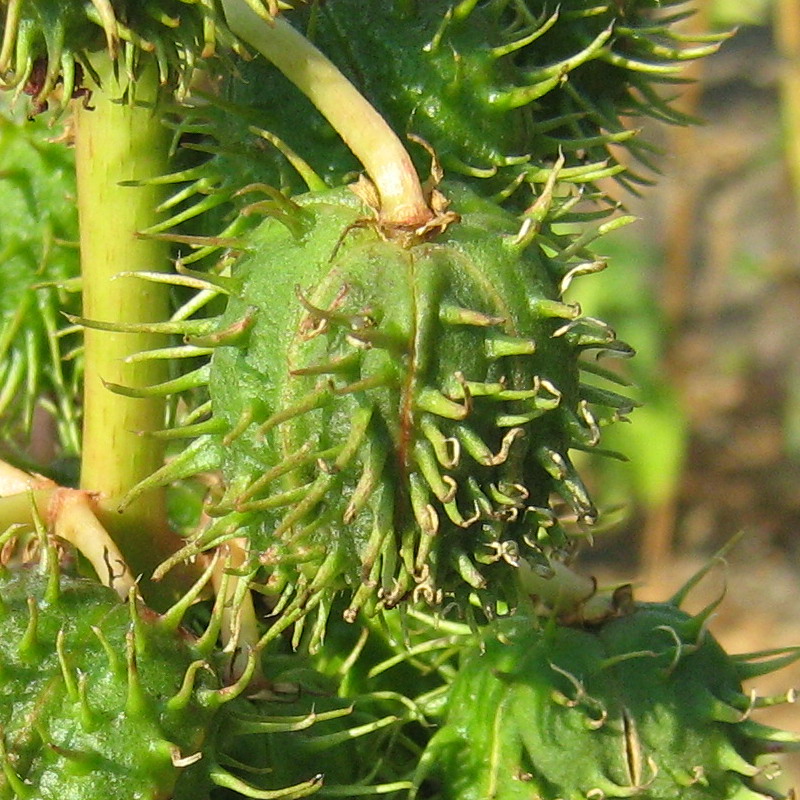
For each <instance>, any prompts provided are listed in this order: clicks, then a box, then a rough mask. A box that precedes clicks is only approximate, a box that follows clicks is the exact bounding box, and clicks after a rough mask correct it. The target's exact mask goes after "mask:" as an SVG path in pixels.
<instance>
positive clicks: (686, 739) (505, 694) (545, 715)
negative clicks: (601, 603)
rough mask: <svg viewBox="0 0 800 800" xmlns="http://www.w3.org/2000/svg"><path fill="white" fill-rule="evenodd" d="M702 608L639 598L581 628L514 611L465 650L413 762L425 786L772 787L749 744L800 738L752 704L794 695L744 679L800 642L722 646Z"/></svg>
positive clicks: (690, 794) (771, 745) (716, 790)
mask: <svg viewBox="0 0 800 800" xmlns="http://www.w3.org/2000/svg"><path fill="white" fill-rule="evenodd" d="M705 616H706V615H705V614H701V615H700V616H698V617H691V616H690V615H688V614H686V613H684V612H683V611H681V610H680V609H679V608H678V607H677V606H675V605H673V604H671V603H662V604H658V603H653V604H647V603H643V604H640V605H638V606H636V607H635V609H634V610H633V611H632V613H630V614H627V615H625V616H622V617H619V618H617V619H612V620H609V621H607V622H604V623H603V624H601V625H600V626H599V627H596V628H590V629H577V628H568V627H563V626H560V625H556V624H554V623H553V624H545V626H544V627H543V628H541V629H536V628H534V627H533V625H532V624H531V621H530V620H525V619H516V620H510V621H509V623H508V625H507V627H505V628H503V630H502V635H501V636H497V637H494V636H491V635H489V636H487V637H486V639H485V640H483V641H482V642H481V643H480V646H476V647H474V648H473V650H472V651H471V652H470V653H469V654H467V655H466V656H465V657H464V659H463V662H462V666H461V669H460V670H459V672H458V674H457V676H456V678H455V680H454V682H453V685H452V688H451V694H450V698H449V701H448V706H447V708H448V710H447V714H446V718H445V721H444V724H443V725H442V727H441V728H440V730H439V731H438V732H437V733H436V735H435V736H434V737H433V739H432V740H431V743H430V745H429V747H428V749H427V751H426V752H425V754H424V755H423V757H422V760H421V762H420V770H419V773H418V777H417V784H418V786H422V787H423V789H422V790H421V791H420V796H424V797H426V798H436V799H437V800H479V799H480V800H483V799H484V798H486V797H493V798H498V800H511V798H519V800H522V798H531V797H536V798H541V799H542V800H556V798H569V800H592V799H593V798H613V797H637V798H641V799H642V800H722V799H723V798H726V799H728V798H737V800H757V798H767V797H775V795H774V794H772V793H769V792H767V793H763V794H762V793H761V791H760V790H759V789H758V788H756V783H757V781H756V780H755V779H756V778H757V777H758V776H759V775H761V774H762V773H763V772H764V771H765V770H766V768H765V767H764V766H763V765H762V766H761V767H758V766H755V763H754V760H755V757H756V756H757V755H759V754H763V753H769V752H776V751H778V750H779V749H780V748H781V746H782V745H788V744H791V743H793V742H794V743H797V742H798V741H800V738H799V737H798V736H796V735H794V734H790V733H786V732H783V731H780V730H777V729H773V728H770V727H767V726H765V725H762V724H759V723H757V722H755V721H753V720H752V719H750V718H749V717H750V712H751V710H752V709H753V708H754V707H758V705H760V704H763V705H767V704H771V703H774V702H780V701H783V700H791V699H792V698H791V697H790V696H786V697H785V698H764V699H760V700H757V699H755V698H753V697H750V696H747V695H745V694H743V693H742V687H741V681H742V680H743V679H744V678H746V677H751V676H752V675H753V674H763V673H765V672H769V671H772V670H773V669H776V668H778V667H779V666H782V665H783V664H784V663H786V662H787V661H788V660H790V659H795V658H797V657H798V655H800V653H797V652H792V651H789V652H788V655H787V654H786V653H778V654H775V655H777V656H778V657H777V658H776V659H775V663H772V664H770V663H764V662H763V661H762V660H758V661H756V660H754V661H752V662H751V661H749V660H747V657H745V656H739V657H737V656H729V655H727V654H726V653H725V652H724V651H723V649H722V648H721V647H720V646H719V644H718V643H717V642H716V641H715V640H714V638H713V637H712V636H711V635H710V634H709V633H708V631H707V630H706V629H705ZM494 633H496V631H495V632H494ZM764 655H765V654H763V653H762V654H755V657H756V658H759V659H760V658H762V657H763V656H764ZM773 766H774V765H773Z"/></svg>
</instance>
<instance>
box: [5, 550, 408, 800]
mask: <svg viewBox="0 0 800 800" xmlns="http://www.w3.org/2000/svg"><path fill="white" fill-rule="evenodd" d="M53 556H54V554H53V551H52V550H48V551H46V556H45V558H44V560H43V565H44V568H42V567H35V566H28V567H17V568H15V569H13V570H12V569H7V570H4V571H3V574H2V576H0V601H1V602H0V609H1V610H0V677H1V678H2V681H0V770H1V771H0V798H2V799H3V800H34V799H35V800H56V798H65V799H66V800H97V798H99V797H115V798H130V799H131V800H137V799H139V800H159V799H160V798H165V799H166V798H170V799H171V800H207V798H209V797H210V796H211V795H210V793H211V792H214V791H216V790H215V787H224V788H225V789H226V790H229V792H230V793H229V794H228V793H226V795H225V796H226V797H251V798H270V799H272V798H280V797H291V798H298V797H305V796H306V795H308V794H312V793H314V792H315V791H317V790H318V789H319V788H320V786H321V785H322V782H323V775H322V772H325V771H327V772H330V773H331V776H330V780H329V781H328V784H330V783H332V782H334V781H335V779H336V778H339V777H340V776H357V777H361V778H363V775H359V773H358V772H357V770H356V769H355V768H354V767H353V758H352V754H351V753H343V754H342V751H341V748H338V747H336V745H338V744H339V743H341V742H347V741H350V740H352V739H354V738H356V737H357V736H359V735H363V734H364V733H370V732H371V731H372V730H381V729H385V728H386V727H387V725H393V724H395V723H396V722H397V720H398V718H397V717H390V718H388V719H386V720H376V719H375V718H374V717H372V718H370V722H369V724H366V725H365V724H364V722H363V719H361V720H359V721H358V722H359V723H360V724H359V725H357V726H356V730H355V731H354V730H351V728H352V725H348V724H347V720H346V719H344V718H345V717H347V716H348V715H349V712H350V709H349V707H348V706H347V705H346V703H344V702H342V701H336V700H335V699H334V700H333V702H331V701H328V700H326V698H320V703H319V705H318V706H317V707H316V708H313V707H312V708H308V703H305V701H304V702H303V703H300V704H298V703H297V702H296V699H297V696H302V692H301V690H300V688H301V687H299V686H298V687H296V691H295V696H294V697H292V696H289V697H287V698H285V699H284V700H283V702H280V703H276V702H262V701H260V700H248V699H246V697H245V696H244V694H245V690H249V689H250V688H253V689H256V688H260V689H262V690H263V688H264V685H263V682H262V684H259V685H256V682H252V681H251V678H252V676H253V670H254V668H255V664H256V655H255V654H252V655H251V657H250V659H249V661H248V666H247V668H246V669H245V671H244V674H243V675H242V677H241V678H239V679H238V680H237V681H235V682H229V681H226V680H225V678H224V675H225V671H226V669H225V668H223V665H222V663H217V662H216V661H215V656H214V655H213V649H214V646H215V643H216V634H217V632H218V631H219V627H220V617H221V615H222V614H223V609H222V605H223V603H222V602H221V601H218V603H217V605H216V606H215V609H214V611H213V613H212V620H211V623H210V624H209V626H208V628H207V630H206V632H205V633H204V634H201V635H200V636H199V637H196V636H194V635H192V634H190V633H189V632H187V631H186V630H184V629H183V628H182V627H181V621H182V618H183V612H184V611H185V609H186V607H188V606H189V604H191V603H192V601H193V600H195V599H196V595H197V594H198V593H199V588H201V587H200V586H199V585H198V587H195V589H196V591H194V592H191V593H189V594H188V595H187V596H186V597H185V598H183V599H182V600H181V601H179V602H178V603H177V604H176V605H175V606H174V607H173V608H172V609H170V610H169V611H167V612H166V613H165V614H163V615H158V614H155V613H154V612H152V611H150V610H149V609H147V608H146V607H144V606H142V605H141V604H140V603H139V602H138V601H137V600H136V599H135V598H131V600H130V601H129V602H128V603H122V602H120V600H119V598H118V596H117V594H116V593H115V592H114V591H112V590H111V589H108V588H106V587H103V586H100V585H98V584H96V583H94V582H93V581H90V580H88V579H85V578H78V577H70V576H67V575H60V574H59V572H58V569H57V568H55V567H54V557H53ZM207 577H208V576H206V578H207ZM217 658H219V656H217ZM321 705H324V706H325V708H324V709H321V708H320V707H319V706H321ZM329 719H330V720H334V719H335V720H337V727H336V734H337V735H336V736H331V735H330V734H331V731H330V729H328V730H323V731H322V732H321V734H320V737H319V738H317V737H316V736H315V732H314V731H313V730H311V728H312V726H313V725H314V724H315V723H316V722H317V721H325V720H329ZM301 732H302V733H301ZM273 735H277V736H279V740H280V742H281V743H282V746H283V748H284V750H286V749H287V748H289V749H293V750H294V751H296V752H297V753H298V754H301V755H303V757H302V758H301V757H300V755H298V757H297V758H296V759H294V760H291V761H289V762H287V763H281V765H280V769H279V770H277V771H273V770H272V769H271V767H272V766H273V763H274V760H275V759H278V758H279V757H282V755H280V756H279V755H278V753H277V751H276V748H275V745H271V744H269V743H268V742H266V741H265V738H267V737H269V736H273ZM293 736H297V737H299V738H298V740H297V741H295V740H294V739H293V738H292V737H293ZM310 753H314V754H316V755H315V758H312V756H311V755H308V754H310ZM265 759H266V761H265ZM312 762H313V763H312ZM348 767H349V768H348ZM265 772H266V773H272V772H275V774H274V775H272V777H271V778H269V780H268V781H266V780H258V781H256V782H255V783H254V782H252V781H251V780H250V779H249V778H248V774H250V775H251V776H252V774H258V773H265ZM362 772H363V771H362ZM239 774H242V775H243V777H239ZM295 776H300V777H299V778H296V777H295ZM284 779H285V782H284ZM295 781H299V782H295ZM358 788H361V789H363V788H364V786H363V785H362V786H361V787H358ZM358 788H354V789H353V791H356V792H358ZM350 789H351V787H349V786H338V787H337V790H338V791H340V792H341V793H342V794H347V793H348V792H349V791H350ZM215 796H216V795H215Z"/></svg>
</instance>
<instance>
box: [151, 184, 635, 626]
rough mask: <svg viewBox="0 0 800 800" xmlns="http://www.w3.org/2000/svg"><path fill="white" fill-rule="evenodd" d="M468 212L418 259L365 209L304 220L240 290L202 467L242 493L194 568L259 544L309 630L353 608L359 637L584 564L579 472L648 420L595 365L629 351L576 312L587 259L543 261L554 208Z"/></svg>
mask: <svg viewBox="0 0 800 800" xmlns="http://www.w3.org/2000/svg"><path fill="white" fill-rule="evenodd" d="M553 180H555V174H554V178H553ZM550 190H551V191H552V185H551V187H550ZM447 192H448V194H449V195H450V197H451V198H452V201H453V205H452V208H453V209H454V210H455V211H457V212H458V213H459V214H460V219H459V220H458V221H455V220H452V219H451V222H450V225H449V227H447V228H446V230H445V231H444V232H441V233H438V234H437V235H436V236H435V237H433V238H431V239H430V240H425V237H422V238H421V239H420V240H417V241H412V242H411V243H409V242H403V241H400V240H393V239H391V238H386V236H385V235H384V233H383V232H382V231H381V230H380V229H379V227H378V226H377V225H376V224H375V223H374V222H373V221H370V220H369V219H365V215H366V214H367V213H368V212H366V210H365V209H364V207H363V206H362V205H361V204H360V203H359V201H358V200H357V199H356V197H355V196H354V195H353V194H352V193H351V192H349V191H347V190H335V191H329V192H325V193H320V194H309V195H306V196H303V197H301V198H299V199H298V200H297V203H296V204H295V203H293V202H289V201H284V203H283V206H282V207H280V208H279V209H276V208H273V209H272V211H273V212H274V213H275V214H276V215H277V216H278V217H279V219H280V221H278V219H270V220H267V221H266V222H264V223H263V224H262V225H261V227H260V228H258V229H257V231H256V232H255V233H254V234H253V236H252V238H251V239H250V240H249V242H248V246H247V252H246V254H245V255H244V256H243V257H242V258H241V259H240V260H239V261H238V262H237V263H236V265H235V267H234V269H233V275H232V278H231V279H226V281H225V283H226V286H227V288H226V291H228V292H230V295H231V297H230V300H229V305H228V309H227V311H226V313H225V315H224V317H223V320H222V323H221V325H219V329H218V332H217V333H216V334H213V335H206V336H204V337H195V338H194V339H193V342H194V343H196V344H199V345H211V346H214V347H215V348H216V349H215V352H214V355H213V357H212V361H211V366H210V384H209V386H210V393H211V402H212V405H213V410H214V415H213V417H212V418H211V419H210V420H208V421H207V422H206V423H200V426H201V427H202V426H203V425H205V426H206V427H205V430H213V431H215V434H214V435H211V436H209V437H207V438H205V439H203V440H201V444H199V445H198V446H197V449H196V452H197V453H198V457H199V458H200V459H205V460H206V461H207V460H208V458H209V454H210V453H216V454H218V456H216V457H220V458H221V466H222V470H223V473H224V475H225V479H226V484H227V489H226V492H225V495H224V497H222V499H221V500H220V501H219V502H218V503H216V504H215V506H214V507H212V508H210V509H209V513H210V514H211V515H213V516H216V517H219V519H218V520H217V521H216V522H215V523H214V524H213V525H212V526H211V527H210V528H209V529H208V530H207V531H205V532H204V533H203V534H202V535H201V536H200V537H199V538H198V539H196V540H195V541H194V542H193V543H192V544H191V545H190V547H189V551H191V550H192V549H193V548H194V549H195V550H197V549H199V548H202V547H208V546H212V545H213V544H215V543H217V542H219V541H221V540H223V539H224V538H227V537H230V536H234V535H237V536H238V535H243V534H245V535H246V536H247V538H248V540H249V545H250V548H251V553H252V556H253V558H254V559H258V561H256V562H255V563H256V564H258V563H260V564H262V565H263V566H264V568H265V571H266V573H267V575H268V576H269V577H268V585H269V587H270V589H271V590H273V591H276V592H285V595H284V597H285V598H292V599H291V602H292V603H293V605H292V608H293V609H294V610H295V611H297V612H298V613H301V611H302V609H308V608H310V607H312V606H314V605H317V604H320V603H321V604H322V607H323V609H327V608H328V607H329V604H330V603H329V601H330V598H331V596H332V594H333V593H336V592H338V591H342V590H343V591H344V592H345V594H346V595H349V597H350V606H349V608H348V610H347V612H346V617H347V618H349V619H352V618H354V616H355V614H356V612H357V611H358V609H359V608H362V607H366V608H367V610H368V613H373V612H374V611H375V610H376V609H379V608H385V607H391V606H393V605H395V604H397V603H398V602H399V601H400V600H401V599H403V598H406V597H407V596H412V595H413V596H414V597H415V598H421V599H424V600H426V601H428V602H430V603H434V604H436V603H439V602H441V601H442V600H443V599H444V598H445V597H446V596H451V595H454V596H456V597H457V598H458V600H459V602H463V604H464V606H467V605H468V602H467V596H468V594H469V593H470V592H472V591H477V592H478V593H479V595H481V596H482V597H483V599H484V600H485V603H486V606H487V609H491V608H492V607H493V606H494V604H495V602H496V601H497V600H499V599H504V600H505V601H506V602H512V603H515V602H516V588H515V587H516V579H515V578H514V577H513V576H514V571H515V569H516V566H517V564H518V563H519V560H520V559H528V560H531V561H533V562H534V563H540V564H542V565H543V566H545V568H546V559H547V558H549V557H551V556H558V555H559V554H561V553H563V552H564V551H567V550H569V549H570V547H571V541H570V537H569V536H568V535H567V533H566V532H565V530H564V529H563V528H562V527H561V525H560V524H559V523H558V521H557V513H558V510H559V509H560V508H561V507H562V506H563V507H565V508H566V509H567V510H568V512H569V513H570V514H572V515H573V516H574V517H576V518H577V520H578V522H579V524H580V525H581V526H583V527H587V526H591V524H592V523H593V522H594V521H595V518H596V516H597V511H596V509H595V507H594V505H593V503H592V501H591V499H590V498H589V496H588V493H587V491H586V488H585V487H584V485H583V483H582V481H581V479H580V477H579V476H578V474H577V472H576V470H575V468H574V467H573V465H572V463H571V461H570V458H569V452H568V451H569V450H570V448H580V449H590V448H591V447H593V446H594V445H595V444H596V443H597V441H598V438H599V425H600V422H601V421H610V420H612V419H614V418H615V417H616V416H618V415H619V414H620V413H623V412H624V411H625V410H628V409H630V407H631V406H632V403H631V402H630V401H628V400H627V399H625V398H623V397H621V396H620V395H618V394H616V393H614V392H611V391H608V390H606V389H603V388H600V387H598V386H597V385H595V384H594V383H591V382H590V381H586V382H584V381H582V380H581V378H580V368H581V365H582V362H580V363H579V357H580V355H581V353H582V352H584V351H586V350H596V351H600V352H604V351H610V352H616V353H622V354H624V355H628V354H630V349H629V348H628V347H627V346H626V345H624V344H623V343H621V342H619V341H617V339H616V338H615V336H614V333H613V331H611V330H610V329H609V328H608V327H607V326H605V325H603V324H602V323H601V322H599V321H598V320H594V319H591V318H584V317H581V316H580V309H579V308H577V307H576V306H574V305H570V304H567V303H565V302H564V301H563V299H562V297H561V292H562V289H563V288H564V287H565V286H566V285H567V284H568V282H569V280H570V278H571V276H572V275H574V274H578V273H580V271H581V270H582V269H583V270H586V269H587V265H586V263H585V262H575V261H573V254H574V252H575V251H574V249H573V251H572V252H570V251H567V250H564V251H563V253H562V254H560V255H559V256H558V257H553V256H552V255H551V256H547V255H546V253H545V251H544V249H541V248H539V247H533V246H529V245H530V243H531V241H533V240H534V239H536V237H535V236H534V235H533V234H531V230H533V231H534V232H535V231H536V230H537V225H538V224H539V223H538V222H537V221H536V219H534V217H536V215H537V214H539V213H541V214H544V213H545V211H544V208H543V204H545V203H546V202H549V200H550V199H551V198H550V197H549V196H543V198H540V204H539V207H538V208H535V209H532V211H531V213H530V216H529V217H528V218H527V219H526V220H522V221H521V220H519V219H517V218H516V217H514V216H513V215H511V214H509V213H507V212H504V211H502V210H500V209H498V208H497V207H496V206H495V205H493V204H490V203H488V202H486V201H483V200H480V199H478V198H477V197H475V196H474V195H473V194H472V193H471V192H469V191H468V190H466V189H464V188H463V187H461V188H460V187H457V186H449V187H447ZM540 221H541V220H539V222H540ZM282 223H285V224H282ZM537 241H538V239H537ZM576 270H577V272H576ZM218 285H219V284H218ZM586 367H587V369H592V370H594V369H595V368H594V366H593V365H592V364H591V363H587V364H586ZM601 372H602V371H601ZM198 380H199V378H198ZM170 388H173V389H174V388H175V386H171V387H170ZM197 430H198V426H191V427H190V428H189V429H188V430H187V434H192V433H196V432H197ZM176 435H180V432H179V431H177V432H176ZM188 452H189V451H187V453H188ZM190 467H191V456H190V455H185V456H179V457H178V459H176V463H175V464H174V465H172V466H170V467H168V468H167V469H166V470H165V471H163V473H162V474H161V475H160V476H158V477H159V478H160V479H161V480H166V479H169V478H172V477H174V476H175V475H176V474H178V473H179V472H180V473H182V474H186V471H188V469H190ZM187 552H188V551H187ZM284 602H289V599H286V600H285V601H284ZM291 621H292V614H290V613H287V614H284V616H283V622H284V624H288V623H289V622H291Z"/></svg>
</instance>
